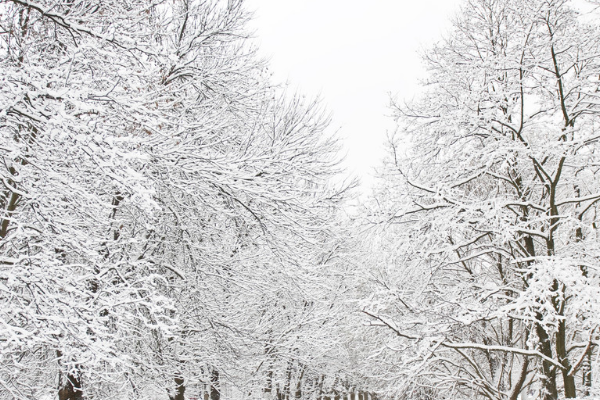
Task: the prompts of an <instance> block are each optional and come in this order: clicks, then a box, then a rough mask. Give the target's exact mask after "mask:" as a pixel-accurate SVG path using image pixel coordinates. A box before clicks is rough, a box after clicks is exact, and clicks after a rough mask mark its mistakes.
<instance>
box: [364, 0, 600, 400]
mask: <svg viewBox="0 0 600 400" xmlns="http://www.w3.org/2000/svg"><path fill="white" fill-rule="evenodd" d="M576 6H578V7H584V6H585V4H579V3H578V4H575V2H571V1H566V0H539V1H537V0H536V1H522V0H470V1H468V2H467V3H466V4H465V5H464V6H463V8H462V11H461V13H460V15H459V16H458V17H457V19H456V21H455V23H454V30H453V31H452V33H451V34H450V35H449V36H448V38H447V39H446V40H444V41H443V42H442V43H441V44H439V45H437V46H434V47H433V48H432V49H431V50H430V51H428V52H427V53H426V54H425V57H424V60H425V64H426V66H427V68H428V71H429V78H428V79H427V81H426V85H425V87H424V90H423V94H422V96H421V97H420V99H418V100H417V101H415V102H413V103H410V104H405V105H403V104H396V105H395V106H394V107H395V110H396V115H397V118H398V123H399V128H398V135H396V136H395V137H393V138H392V140H391V141H390V150H391V151H390V155H391V156H390V162H389V163H388V165H387V168H386V169H385V172H384V174H382V182H383V183H382V186H381V189H380V191H379V193H378V194H376V196H375V199H376V200H377V202H376V203H374V204H375V205H374V206H372V208H371V211H370V215H369V217H368V218H370V219H371V220H372V221H373V222H375V223H376V224H379V230H380V232H381V235H382V236H383V238H378V239H377V242H376V244H375V246H376V247H374V251H377V252H379V253H380V255H379V256H378V257H379V261H378V264H379V267H378V268H377V269H375V270H374V271H375V272H373V276H374V278H375V279H372V285H373V286H372V288H373V289H372V290H373V291H374V293H373V294H372V297H371V299H370V300H369V301H366V302H365V309H364V310H365V313H366V314H367V315H368V316H369V318H370V321H371V324H372V325H379V326H385V327H387V328H388V330H389V331H391V332H392V333H393V334H394V336H395V337H394V339H393V340H392V339H390V338H389V337H387V338H386V337H385V335H382V334H381V333H379V334H377V335H376V336H374V338H377V339H374V341H379V342H378V343H380V345H383V343H386V342H389V341H391V342H392V343H393V344H391V343H388V346H390V347H392V348H394V349H397V351H398V353H391V352H389V351H384V350H381V349H380V350H379V351H380V355H381V357H382V359H383V360H386V363H384V365H386V366H387V365H393V368H391V371H390V373H391V374H392V375H398V376H403V377H404V378H405V380H404V382H405V383H406V385H405V386H404V387H405V388H406V389H405V391H404V394H405V395H407V394H408V393H410V392H411V390H413V389H410V388H411V387H412V388H415V385H416V387H421V388H424V389H423V390H428V391H429V393H437V394H436V395H435V396H436V397H435V398H446V397H450V398H489V399H511V400H516V399H517V398H518V396H519V394H520V393H523V392H524V391H526V390H529V391H535V392H536V393H537V394H536V396H537V397H536V398H540V399H544V400H550V399H557V398H558V397H559V396H561V395H559V392H560V391H562V392H563V394H562V396H564V397H566V398H574V397H576V396H582V395H587V394H590V393H592V392H593V391H594V390H596V389H594V387H593V386H594V385H593V382H594V379H592V371H593V368H592V367H593V365H592V364H593V362H591V361H592V360H594V357H592V354H595V353H596V352H597V347H596V346H597V344H596V343H597V342H596V339H597V334H598V332H597V329H598V328H597V327H598V322H599V321H598V318H597V316H598V315H599V314H598V312H599V310H600V309H599V307H600V304H599V303H598V299H599V298H598V296H597V290H598V287H599V286H598V284H599V283H600V282H599V281H598V279H599V275H598V273H597V270H598V259H597V255H598V254H599V253H598V250H599V248H598V240H597V234H598V230H597V224H598V221H597V211H598V201H599V200H600V192H598V183H599V182H598V179H599V176H598V168H597V166H598V165H600V164H599V161H600V160H599V159H598V139H599V136H598V115H599V113H600V108H599V104H600V103H598V98H597V93H598V90H599V84H600V81H599V78H598V71H599V67H600V56H599V55H598V54H600V53H599V52H598V50H600V42H599V37H600V36H599V35H598V33H599V32H598V26H597V24H590V21H592V22H593V21H594V20H593V18H589V14H586V13H584V12H583V11H585V10H583V9H576ZM588 9H590V8H589V7H588ZM404 148H406V151H404V150H403V149H404ZM404 152H405V154H403V153H404ZM382 374H385V373H384V372H382ZM385 375H386V376H387V374H385ZM577 381H579V382H581V384H579V385H577V384H576V382H577ZM392 390H396V391H397V390H400V389H399V388H398V386H396V388H395V389H392ZM419 390H421V389H419ZM419 390H416V389H415V391H414V393H417V394H418V393H420V392H419ZM418 396H420V395H417V397H413V398H420V397H418ZM444 396H445V397H444ZM407 398H410V397H407Z"/></svg>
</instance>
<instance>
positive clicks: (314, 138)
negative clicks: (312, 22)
mask: <svg viewBox="0 0 600 400" xmlns="http://www.w3.org/2000/svg"><path fill="white" fill-rule="evenodd" d="M247 19H248V15H247V14H246V12H245V11H244V8H243V7H242V2H241V1H238V0H229V1H220V0H208V1H200V0H168V1H164V0H151V1H148V0H9V1H3V2H1V3H0V31H1V32H0V71H2V73H1V74H0V157H1V159H0V160H1V165H0V178H1V183H2V185H1V187H0V209H1V213H0V398H1V399H40V398H45V397H47V398H58V399H59V400H66V399H79V398H86V399H119V398H123V399H135V398H167V397H168V398H170V399H176V400H183V399H184V397H188V396H192V395H194V396H198V393H200V391H201V390H207V391H208V392H209V393H210V396H211V398H212V399H213V400H215V399H218V397H219V387H220V382H224V381H226V382H227V384H228V385H229V386H232V385H233V386H235V387H236V390H237V391H238V392H239V393H249V395H250V393H258V395H260V394H261V393H265V392H272V393H273V394H274V395H275V394H276V395H277V396H280V395H287V396H289V395H290V393H294V394H299V395H301V394H302V393H304V394H305V395H306V396H309V395H310V396H312V395H313V393H319V392H323V391H327V390H329V387H332V386H333V385H339V384H341V383H340V382H342V381H344V382H349V381H348V379H349V378H348V376H347V375H345V374H344V373H343V369H342V366H341V364H340V363H337V361H336V360H343V359H344V358H345V357H347V353H348V351H347V348H346V347H344V346H343V345H342V344H341V340H340V335H337V334H336V333H335V332H336V330H337V329H338V328H339V326H341V323H340V322H339V321H340V320H341V319H342V317H343V315H344V313H342V312H340V311H339V307H340V305H339V304H340V303H339V302H336V301H335V300H336V299H339V297H340V294H339V293H340V288H342V287H343V286H344V279H345V275H344V273H343V269H344V268H345V266H344V264H343V263H342V262H341V258H340V255H341V254H344V252H346V251H347V244H346V242H345V241H343V240H341V239H340V237H343V235H341V234H340V232H341V231H342V230H341V229H342V228H341V226H340V224H339V222H338V218H337V215H338V212H339V211H338V210H339V202H340V201H341V200H342V199H343V197H344V192H345V190H346V188H345V187H343V186H339V185H338V187H336V186H335V185H333V184H332V183H331V177H332V176H334V175H335V174H336V173H337V171H338V167H337V163H338V155H337V150H338V145H337V143H336V140H335V139H334V138H333V137H332V136H331V135H329V134H328V133H327V132H326V131H325V128H326V126H327V122H328V118H327V115H325V114H324V113H323V111H322V110H321V108H320V106H319V105H318V104H317V103H314V102H307V101H305V100H303V99H302V98H301V97H299V96H294V95H290V94H287V93H285V92H283V91H282V90H280V89H277V88H275V87H272V86H271V84H270V82H269V74H268V73H267V72H266V69H265V65H264V64H263V63H262V62H261V61H259V60H258V59H257V58H256V56H255V55H254V54H253V51H252V49H251V47H250V46H249V45H248V43H247V41H246V36H247V34H246V32H245V30H244V29H245V28H244V24H245V22H246V20H247ZM338 182H339V180H338ZM332 360H334V362H332ZM349 384H350V383H348V385H349ZM258 395H257V396H258Z"/></svg>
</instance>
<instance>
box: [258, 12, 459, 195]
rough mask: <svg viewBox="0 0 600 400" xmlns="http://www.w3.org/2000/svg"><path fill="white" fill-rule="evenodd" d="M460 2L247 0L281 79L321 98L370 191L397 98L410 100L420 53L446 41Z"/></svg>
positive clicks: (264, 47)
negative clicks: (392, 100) (391, 102)
mask: <svg viewBox="0 0 600 400" xmlns="http://www.w3.org/2000/svg"><path fill="white" fill-rule="evenodd" d="M460 3H461V0H413V1H409V0H247V6H248V8H249V9H250V10H254V12H255V15H254V16H255V18H254V21H253V22H252V24H251V29H253V30H254V31H255V36H256V38H257V42H258V45H259V47H260V53H261V54H262V55H263V56H265V57H267V58H269V59H270V61H271V62H270V66H271V70H272V72H273V73H274V77H275V79H276V80H277V81H281V82H285V81H287V82H288V83H289V84H290V87H291V88H292V89H296V90H298V91H300V92H301V93H303V94H306V95H308V96H315V95H320V97H321V98H322V100H323V102H324V104H325V105H326V106H327V108H328V109H329V110H331V111H332V113H333V124H332V128H333V129H339V133H340V135H341V137H342V138H344V141H345V145H346V151H347V164H348V167H349V169H350V170H351V171H352V172H353V173H355V174H356V175H358V176H359V177H360V178H361V181H362V182H363V184H364V185H366V186H367V187H368V186H369V185H370V182H371V179H370V176H371V175H372V170H373V168H374V167H376V166H378V163H379V162H380V160H381V158H382V157H383V154H384V152H383V143H384V141H385V138H386V131H388V130H390V131H391V130H393V128H394V123H393V120H392V118H391V117H389V116H387V115H389V114H390V111H389V109H388V108H387V107H388V104H389V98H390V97H389V95H390V93H391V94H392V95H394V96H397V97H399V98H401V99H402V98H408V99H410V98H411V97H412V96H414V94H415V93H416V90H417V88H418V86H417V85H418V79H419V77H423V76H424V75H423V68H422V64H421V61H420V58H419V55H418V54H417V52H418V51H419V50H420V49H423V48H426V47H428V46H429V45H431V44H432V43H434V42H436V41H438V40H440V39H441V37H442V35H443V34H444V33H445V32H447V30H448V29H449V27H450V20H451V18H452V16H453V15H454V14H455V13H456V12H457V11H458V7H459V4H460Z"/></svg>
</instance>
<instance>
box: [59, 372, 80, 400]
mask: <svg viewBox="0 0 600 400" xmlns="http://www.w3.org/2000/svg"><path fill="white" fill-rule="evenodd" d="M61 381H62V377H61ZM79 399H83V391H82V390H81V380H80V379H79V378H77V377H75V376H74V375H72V374H67V375H66V377H65V382H61V387H60V389H58V400H79Z"/></svg>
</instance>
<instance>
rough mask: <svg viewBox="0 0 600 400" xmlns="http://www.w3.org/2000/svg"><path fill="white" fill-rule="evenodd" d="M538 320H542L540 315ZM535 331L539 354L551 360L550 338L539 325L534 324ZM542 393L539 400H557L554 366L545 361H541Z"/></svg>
mask: <svg viewBox="0 0 600 400" xmlns="http://www.w3.org/2000/svg"><path fill="white" fill-rule="evenodd" d="M537 318H538V319H539V320H541V319H542V316H541V315H540V314H538V315H537ZM535 331H536V333H537V336H538V338H539V340H540V343H539V345H540V352H541V353H542V354H543V355H545V356H546V357H548V358H550V359H551V358H552V347H551V343H550V337H549V336H548V332H546V329H544V327H543V326H542V325H541V324H540V323H536V324H535ZM541 384H542V391H543V393H542V394H541V397H540V400H556V399H558V390H557V389H556V369H555V367H554V365H553V364H552V363H551V362H549V361H546V360H542V377H541Z"/></svg>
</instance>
